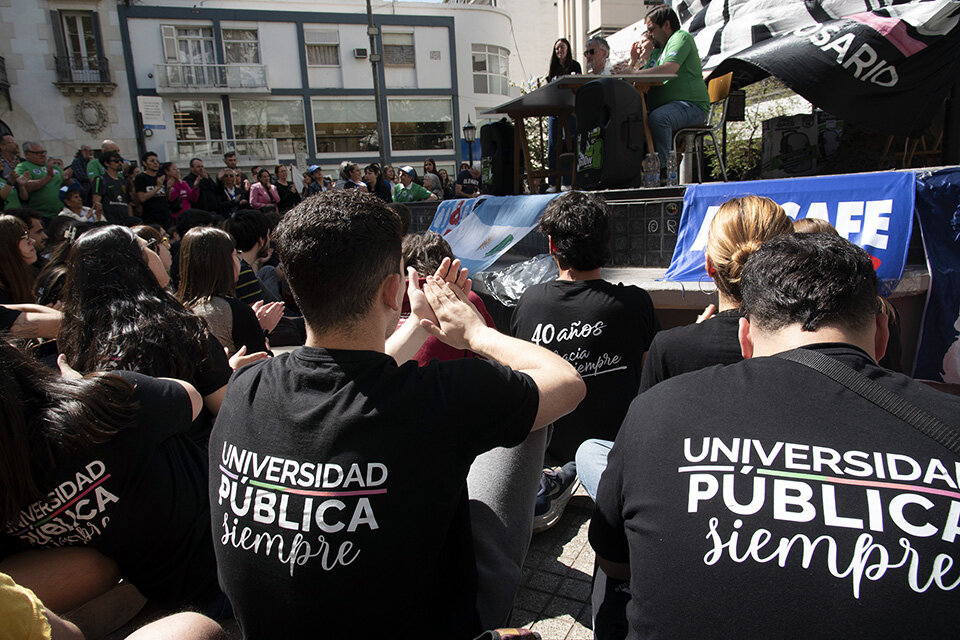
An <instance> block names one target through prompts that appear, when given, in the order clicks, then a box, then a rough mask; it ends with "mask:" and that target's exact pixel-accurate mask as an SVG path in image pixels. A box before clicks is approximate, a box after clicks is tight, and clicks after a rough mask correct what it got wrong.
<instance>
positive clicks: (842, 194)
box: [664, 171, 915, 295]
mask: <svg viewBox="0 0 960 640" xmlns="http://www.w3.org/2000/svg"><path fill="white" fill-rule="evenodd" d="M914 182H915V177H914V174H913V172H909V171H904V172H900V171H897V172H884V173H867V174H850V175H838V176H818V177H812V178H788V179H784V180H757V181H752V182H720V183H710V184H697V185H690V186H689V187H687V191H686V194H685V195H684V196H683V214H682V215H681V218H680V232H679V233H678V235H677V247H676V249H675V250H674V252H673V259H672V260H671V262H670V268H669V269H667V273H666V274H665V275H664V279H665V280H674V281H681V282H696V281H699V280H700V279H701V278H706V277H707V273H706V270H705V269H704V251H705V249H706V248H707V233H708V232H709V230H710V222H711V221H712V220H713V217H714V215H716V213H717V209H719V208H720V205H721V204H723V203H724V202H726V201H727V200H729V199H731V198H735V197H739V196H743V195H748V194H753V195H758V196H766V197H768V198H770V199H772V200H774V201H776V202H778V203H779V204H780V206H782V207H783V208H784V210H785V211H786V212H787V215H788V216H790V218H792V219H794V220H799V219H801V218H820V219H821V220H826V221H827V222H829V223H830V224H832V225H833V226H834V227H835V228H836V229H837V231H838V232H839V233H840V235H841V236H843V237H844V238H847V239H848V240H850V241H851V242H853V243H855V244H857V245H859V246H861V247H863V248H864V249H865V250H866V251H867V253H869V254H870V255H871V256H872V258H873V265H874V268H875V269H876V270H877V276H878V277H879V278H880V280H881V293H883V294H884V295H888V294H889V293H890V292H892V291H893V289H895V288H896V286H897V283H898V282H899V280H900V278H901V277H902V276H903V267H904V264H905V262H906V258H907V246H908V245H909V244H910V232H911V230H912V228H913V208H914V199H915V192H914Z"/></svg>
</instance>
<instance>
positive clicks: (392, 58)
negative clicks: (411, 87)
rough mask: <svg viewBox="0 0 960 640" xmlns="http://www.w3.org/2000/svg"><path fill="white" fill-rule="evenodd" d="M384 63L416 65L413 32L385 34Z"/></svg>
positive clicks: (390, 65) (396, 65)
mask: <svg viewBox="0 0 960 640" xmlns="http://www.w3.org/2000/svg"><path fill="white" fill-rule="evenodd" d="M383 64H384V65H385V66H388V67H412V66H414V64H415V62H414V49H413V34H412V33H384V34H383Z"/></svg>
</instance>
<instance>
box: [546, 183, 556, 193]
mask: <svg viewBox="0 0 960 640" xmlns="http://www.w3.org/2000/svg"><path fill="white" fill-rule="evenodd" d="M556 192H557V187H556V185H550V186H549V187H547V190H546V191H544V193H556Z"/></svg>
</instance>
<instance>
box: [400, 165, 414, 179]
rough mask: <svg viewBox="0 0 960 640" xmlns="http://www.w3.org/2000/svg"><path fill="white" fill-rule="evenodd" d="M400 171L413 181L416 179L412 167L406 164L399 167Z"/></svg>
mask: <svg viewBox="0 0 960 640" xmlns="http://www.w3.org/2000/svg"><path fill="white" fill-rule="evenodd" d="M400 171H403V172H404V173H405V174H407V175H408V176H410V177H411V178H413V179H414V180H416V179H417V170H416V169H414V168H413V167H411V166H410V165H408V164H407V165H404V166H402V167H400Z"/></svg>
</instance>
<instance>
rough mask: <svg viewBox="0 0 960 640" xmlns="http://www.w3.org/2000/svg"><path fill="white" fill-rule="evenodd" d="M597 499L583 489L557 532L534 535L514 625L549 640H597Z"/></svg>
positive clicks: (514, 612)
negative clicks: (593, 603) (593, 527)
mask: <svg viewBox="0 0 960 640" xmlns="http://www.w3.org/2000/svg"><path fill="white" fill-rule="evenodd" d="M592 512H593V501H592V500H590V498H589V497H588V496H587V495H586V493H585V492H584V491H583V489H582V488H581V489H580V490H579V491H578V492H577V494H576V495H574V497H573V498H572V499H571V500H570V502H569V504H568V505H567V508H566V511H564V514H563V517H562V518H561V519H560V521H559V522H558V523H557V524H556V526H554V527H553V528H552V529H550V530H548V531H545V532H543V533H540V534H537V535H535V536H534V537H533V541H532V542H531V544H530V552H529V553H528V554H527V561H526V563H525V566H524V570H523V579H522V583H521V586H520V593H519V594H518V595H517V600H516V602H515V603H514V610H513V616H512V618H511V621H510V624H511V625H513V626H515V627H526V628H528V629H533V630H534V631H537V632H539V633H540V635H542V636H543V638H544V640H564V639H570V640H592V639H593V631H591V630H590V615H591V609H590V589H591V579H592V576H593V562H594V553H593V549H591V548H590V544H589V543H588V542H587V527H588V525H589V524H590V515H591V513H592Z"/></svg>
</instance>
